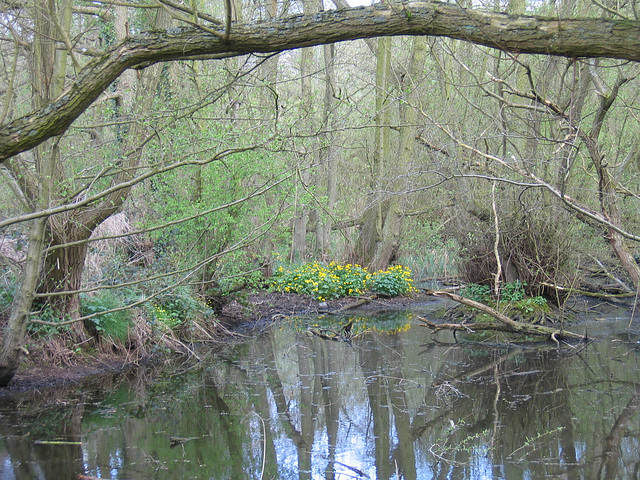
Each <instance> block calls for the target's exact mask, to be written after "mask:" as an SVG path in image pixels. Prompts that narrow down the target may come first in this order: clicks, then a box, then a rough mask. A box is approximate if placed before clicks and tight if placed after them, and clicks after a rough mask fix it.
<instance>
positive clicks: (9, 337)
mask: <svg viewBox="0 0 640 480" xmlns="http://www.w3.org/2000/svg"><path fill="white" fill-rule="evenodd" d="M46 224H47V219H46V218H44V217H43V218H39V219H37V220H35V221H34V222H33V224H32V225H31V230H30V232H29V249H28V251H27V258H26V260H25V266H24V270H23V272H22V279H21V281H20V287H19V290H18V293H17V295H16V297H15V299H14V302H13V305H12V306H11V314H10V316H9V322H8V324H7V326H6V327H5V330H4V338H3V341H2V351H0V387H5V386H6V385H7V384H8V383H9V382H10V381H11V379H12V378H13V376H14V374H15V373H16V371H17V370H18V366H19V365H20V358H21V353H22V351H23V347H22V344H23V342H24V337H25V335H26V333H27V325H28V324H29V313H30V312H31V305H32V303H33V298H34V296H35V292H36V288H37V287H38V282H39V281H40V272H41V270H42V255H43V250H44V238H45V227H46Z"/></svg>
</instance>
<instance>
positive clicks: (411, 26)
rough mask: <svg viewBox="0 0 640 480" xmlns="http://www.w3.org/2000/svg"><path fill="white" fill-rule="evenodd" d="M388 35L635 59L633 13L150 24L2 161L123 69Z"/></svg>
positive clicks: (459, 13)
mask: <svg viewBox="0 0 640 480" xmlns="http://www.w3.org/2000/svg"><path fill="white" fill-rule="evenodd" d="M393 35H429V36H445V37H450V38H456V39H459V40H464V41H468V42H473V43H476V44H480V45H486V46H489V47H491V48H496V49H499V50H506V51H511V52H516V53H535V54H543V55H560V56H566V57H610V58H620V59H627V60H633V61H640V21H637V20H608V19H603V18H546V17H533V16H524V15H519V16H513V15H508V14H504V13H491V12H484V11H480V10H475V9H465V8H461V7H458V6H455V5H450V4H445V3H440V2H412V3H409V4H406V5H403V6H402V7H401V8H397V7H395V6H393V7H389V6H385V5H375V6H371V7H362V8H351V9H345V10H332V11H325V12H320V13H317V14H314V15H297V16H292V17H288V18H282V19H281V18H277V19H274V20H272V21H268V22H261V23H256V24H235V23H234V24H233V25H232V26H231V29H230V35H228V36H227V35H226V28H225V27H224V26H218V27H214V28H207V29H206V30H201V29H193V28H173V29H171V28H170V29H167V30H161V31H155V30H154V31H151V32H146V33H142V34H139V35H136V36H130V37H127V38H126V39H125V40H123V41H122V42H120V43H118V44H117V45H115V46H114V47H112V48H110V49H108V50H106V51H105V52H104V53H102V54H100V55H98V56H97V57H96V58H95V59H94V60H93V61H91V62H90V63H89V64H87V65H86V66H85V67H84V68H83V69H82V70H81V71H80V72H79V74H78V76H77V78H76V80H75V82H74V83H73V84H72V85H70V86H69V88H67V89H66V90H65V91H64V92H62V94H61V95H60V96H59V97H58V98H57V99H55V100H54V101H53V102H52V103H50V104H49V105H46V106H44V107H42V108H40V109H38V110H36V111H35V112H33V113H31V114H28V115H25V116H23V117H20V118H18V119H16V120H14V121H13V122H11V123H9V124H7V125H4V126H2V127H1V128H0V162H2V161H4V160H6V159H7V158H10V157H12V156H14V155H16V154H17V153H20V152H24V151H27V150H30V149H32V148H34V147H35V146H36V145H38V144H40V143H42V142H43V141H45V140H46V139H48V138H51V137H53V136H56V135H60V134H62V133H64V132H65V131H66V129H67V128H68V127H69V126H70V125H71V123H72V122H73V121H74V120H75V119H76V118H78V116H79V115H80V114H82V112H84V111H85V110H86V109H87V108H88V106H89V105H91V104H92V103H93V102H94V101H95V100H96V99H97V98H98V96H99V95H100V94H101V93H102V92H103V91H104V90H105V89H106V88H107V87H108V86H109V85H110V84H111V83H112V82H113V81H114V80H115V79H116V78H118V76H120V75H121V74H122V72H124V71H125V70H126V69H128V68H144V67H146V66H149V65H151V64H154V63H158V62H165V61H171V60H184V59H197V58H202V59H203V58H224V57H230V56H237V55H242V54H247V53H255V52H278V51H284V50H290V49H294V48H301V47H306V46H311V45H320V44H327V43H335V42H340V41H345V40H355V39H359V38H369V37H376V36H393Z"/></svg>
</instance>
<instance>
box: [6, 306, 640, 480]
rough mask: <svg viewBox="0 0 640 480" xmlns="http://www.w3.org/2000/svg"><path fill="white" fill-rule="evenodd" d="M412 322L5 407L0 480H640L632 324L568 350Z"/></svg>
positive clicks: (313, 333) (267, 347)
mask: <svg viewBox="0 0 640 480" xmlns="http://www.w3.org/2000/svg"><path fill="white" fill-rule="evenodd" d="M414 316H415V313H412V312H400V313H399V312H393V313H392V314H387V315H385V316H382V317H380V318H377V319H376V318H370V317H366V316H363V315H356V316H352V317H342V318H332V317H328V318H315V319H303V320H298V321H295V322H292V323H291V324H288V325H281V326H278V327H274V328H272V329H271V330H270V331H269V332H268V333H266V334H264V335H261V336H260V337H259V338H256V339H254V340H252V341H250V342H246V343H243V344H240V345H236V346H234V347H229V348H227V349H225V351H223V352H221V353H217V354H216V355H212V356H211V357H210V358H209V360H208V361H206V362H203V363H201V364H197V365H188V366H187V365H182V366H180V367H178V368H176V367H175V366H174V367H172V368H157V369H155V370H146V371H145V372H144V374H141V375H136V376H129V377H117V378H111V379H105V380H104V382H105V383H104V384H95V385H93V386H92V387H91V388H86V387H85V388H82V389H78V390H77V391H76V389H70V388H66V389H61V390H56V391H53V392H47V393H46V394H44V395H43V394H38V393H33V394H31V395H30V396H29V397H28V398H24V397H23V398H15V399H12V400H6V399H5V400H3V403H2V411H1V413H2V416H1V417H0V428H2V437H3V441H2V444H1V445H0V455H1V456H2V458H0V479H22V478H29V479H35V478H37V479H54V478H55V479H59V478H78V474H83V475H86V476H89V477H96V478H113V479H121V478H159V479H160V478H161V479H173V478H175V479H178V478H179V479H183V478H207V479H209V478H211V479H223V478H224V479H227V478H233V479H243V478H247V479H256V478H278V479H321V478H328V479H347V478H371V479H395V478H403V479H407V480H412V479H418V478H419V479H431V478H433V479H439V478H447V479H479V478H483V479H484V478H496V479H497V478H506V479H514V478H543V477H545V478H546V477H561V478H569V479H593V478H621V479H622V478H637V477H638V474H639V472H640V459H639V456H638V453H637V452H638V451H640V436H639V435H640V422H639V421H638V409H639V408H640V386H639V385H640V383H638V372H639V371H640V369H639V365H638V353H639V351H640V350H639V346H640V344H639V343H638V342H637V338H638V336H637V335H634V334H630V333H629V332H628V331H626V330H625V328H624V327H626V323H628V320H627V321H626V322H624V327H623V326H622V325H623V322H621V323H620V329H619V330H618V332H620V334H619V335H618V336H617V337H616V338H609V339H608V340H607V341H604V340H601V341H596V342H594V343H592V344H590V345H589V346H587V347H586V348H585V347H584V346H576V347H567V348H564V349H560V350H559V349H557V348H555V346H550V345H542V346H540V345H538V346H535V347H533V346H526V345H525V346H512V347H505V346H495V345H487V344H482V343H457V342H455V340H454V339H453V338H452V337H449V336H447V335H446V333H444V332H440V333H438V334H437V336H435V337H432V336H431V334H430V333H429V331H428V330H427V329H424V328H420V327H419V326H418V324H417V322H416V321H415V318H414ZM308 324H309V325H310V328H307V325H308ZM349 324H350V327H349V328H348V329H345V326H348V325H349ZM334 334H335V335H334ZM330 338H333V339H330ZM43 397H46V398H43ZM45 400H46V401H45ZM52 400H53V401H52ZM48 441H57V442H59V441H64V442H69V443H46V442H48ZM72 442H76V443H72Z"/></svg>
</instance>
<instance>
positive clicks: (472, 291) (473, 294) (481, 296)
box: [462, 283, 491, 303]
mask: <svg viewBox="0 0 640 480" xmlns="http://www.w3.org/2000/svg"><path fill="white" fill-rule="evenodd" d="M462 295H463V296H465V297H467V298H468V299H469V300H473V301H475V302H481V303H484V302H487V301H489V300H491V288H490V287H489V286H488V285H480V284H478V283H470V284H469V285H467V286H466V287H464V289H463V290H462Z"/></svg>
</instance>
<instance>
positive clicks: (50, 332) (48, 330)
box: [27, 306, 69, 338]
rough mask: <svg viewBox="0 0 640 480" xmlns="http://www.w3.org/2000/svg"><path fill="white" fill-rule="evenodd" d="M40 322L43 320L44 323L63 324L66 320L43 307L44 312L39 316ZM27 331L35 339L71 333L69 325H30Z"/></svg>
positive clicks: (48, 308)
mask: <svg viewBox="0 0 640 480" xmlns="http://www.w3.org/2000/svg"><path fill="white" fill-rule="evenodd" d="M37 319H38V320H42V321H44V322H62V321H64V320H65V319H64V318H60V317H58V316H57V314H56V313H55V312H54V311H53V309H51V307H49V306H43V307H42V310H40V311H39V312H38V315H37ZM27 331H28V332H29V334H30V335H32V336H34V337H45V338H50V337H54V336H56V335H60V334H61V333H64V332H68V331H69V325H60V326H56V325H40V324H37V323H30V324H29V325H28V326H27Z"/></svg>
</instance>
